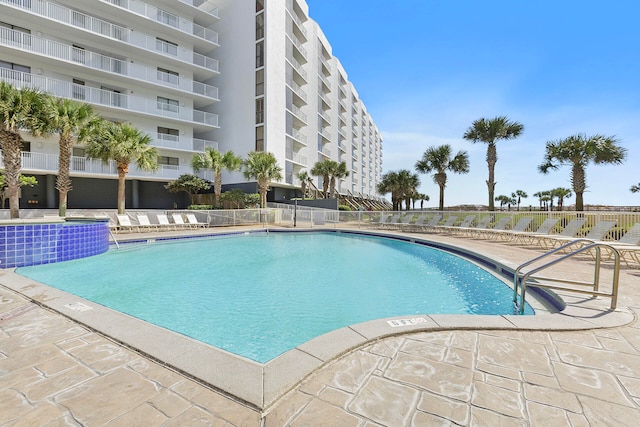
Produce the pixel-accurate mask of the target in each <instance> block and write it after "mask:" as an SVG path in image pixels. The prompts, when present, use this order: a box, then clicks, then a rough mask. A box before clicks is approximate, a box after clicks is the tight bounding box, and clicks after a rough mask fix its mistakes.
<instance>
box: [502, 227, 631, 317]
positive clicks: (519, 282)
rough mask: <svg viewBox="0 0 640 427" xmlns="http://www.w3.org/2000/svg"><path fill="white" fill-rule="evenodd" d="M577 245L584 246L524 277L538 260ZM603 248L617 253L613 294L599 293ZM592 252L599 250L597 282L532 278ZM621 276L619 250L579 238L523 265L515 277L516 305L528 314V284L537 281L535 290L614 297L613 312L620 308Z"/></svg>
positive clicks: (595, 275) (595, 278)
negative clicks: (584, 253)
mask: <svg viewBox="0 0 640 427" xmlns="http://www.w3.org/2000/svg"><path fill="white" fill-rule="evenodd" d="M577 245H582V246H580V247H578V248H577V249H575V250H573V252H570V253H568V254H566V255H564V256H562V257H560V258H556V259H554V260H551V261H549V262H546V263H545V264H543V265H541V266H539V267H536V268H534V269H533V270H531V271H528V272H526V273H524V274H523V275H522V277H520V274H521V270H522V269H523V268H524V267H526V266H528V265H531V264H533V263H535V262H536V261H539V260H542V259H544V258H546V257H548V256H549V255H552V254H554V253H557V252H560V251H564V250H567V249H568V248H570V247H572V246H577ZM601 248H606V249H607V250H608V251H610V252H611V253H612V254H613V258H614V270H613V279H612V282H613V283H612V290H611V293H607V292H601V291H599V286H600V264H601V261H602V257H601V254H600V251H601ZM591 249H595V251H596V256H595V267H594V277H593V283H590V282H580V281H574V280H563V279H555V278H549V277H532V275H533V274H535V273H538V272H540V271H542V270H545V269H547V268H548V267H551V266H553V265H555V264H558V263H560V262H562V261H565V260H567V259H569V258H572V257H574V256H576V255H578V254H580V253H583V252H585V251H589V250H591ZM619 277H620V254H619V253H618V251H617V250H616V249H615V248H614V247H612V246H610V245H607V244H606V243H600V242H593V241H592V240H589V239H576V240H573V241H571V242H569V243H567V244H565V245H562V246H560V247H559V248H556V249H553V250H551V251H549V252H547V253H545V254H543V255H540V256H539V257H536V258H534V259H532V260H529V261H527V262H525V263H524V264H521V265H520V266H519V267H518V268H517V269H516V271H515V273H514V275H513V303H514V305H515V306H516V307H517V308H518V310H519V314H524V303H525V294H526V291H527V282H528V281H529V280H536V283H535V285H533V286H535V287H538V288H546V289H555V290H563V291H570V292H577V293H582V294H591V295H593V296H598V295H600V296H606V297H610V298H611V310H614V309H615V308H616V305H617V301H618V282H619ZM541 281H544V282H555V283H563V284H565V285H577V286H589V287H591V288H592V289H576V288H574V287H567V286H560V285H551V284H548V283H542V282H541ZM518 288H520V301H518Z"/></svg>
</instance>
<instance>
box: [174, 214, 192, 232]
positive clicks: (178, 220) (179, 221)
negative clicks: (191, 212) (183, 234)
mask: <svg viewBox="0 0 640 427" xmlns="http://www.w3.org/2000/svg"><path fill="white" fill-rule="evenodd" d="M171 219H173V223H174V224H175V226H176V228H191V227H190V226H189V224H187V223H186V222H184V218H183V217H182V214H179V213H174V214H171Z"/></svg>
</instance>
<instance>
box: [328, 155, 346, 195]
mask: <svg viewBox="0 0 640 427" xmlns="http://www.w3.org/2000/svg"><path fill="white" fill-rule="evenodd" d="M333 163H335V167H333V168H332V170H331V171H330V172H331V178H330V179H329V193H330V194H329V197H330V198H332V199H333V198H334V197H335V193H336V179H342V178H346V177H348V176H349V171H348V170H347V164H346V163H345V162H340V163H337V162H333ZM332 166H334V165H333V164H332Z"/></svg>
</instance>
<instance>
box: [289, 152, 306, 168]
mask: <svg viewBox="0 0 640 427" xmlns="http://www.w3.org/2000/svg"><path fill="white" fill-rule="evenodd" d="M285 157H286V159H287V160H290V161H293V162H296V163H299V164H301V165H306V164H307V157H306V156H302V155H300V154H298V153H288V154H287V155H286V156H285Z"/></svg>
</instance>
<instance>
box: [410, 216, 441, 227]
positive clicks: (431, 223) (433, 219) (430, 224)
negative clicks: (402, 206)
mask: <svg viewBox="0 0 640 427" xmlns="http://www.w3.org/2000/svg"><path fill="white" fill-rule="evenodd" d="M441 220H442V215H441V214H435V215H434V216H432V217H431V219H430V220H429V222H427V223H426V224H425V223H424V221H426V217H424V218H423V220H422V222H420V223H418V221H416V223H415V224H414V225H415V230H416V231H427V230H430V229H433V228H434V227H436V226H437V225H438V224H439V223H440V221H441Z"/></svg>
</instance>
